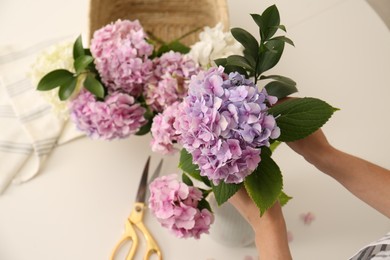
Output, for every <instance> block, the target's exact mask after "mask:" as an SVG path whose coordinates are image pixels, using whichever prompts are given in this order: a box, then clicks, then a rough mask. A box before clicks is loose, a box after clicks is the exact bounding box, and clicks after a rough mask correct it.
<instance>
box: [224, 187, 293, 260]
mask: <svg viewBox="0 0 390 260" xmlns="http://www.w3.org/2000/svg"><path fill="white" fill-rule="evenodd" d="M229 201H230V203H231V204H232V205H233V206H235V207H236V208H237V210H238V211H239V212H240V213H241V215H242V216H243V217H244V218H245V219H246V220H247V221H248V222H249V224H250V225H251V226H252V228H253V230H254V231H255V242H256V248H257V250H258V253H259V257H260V259H261V260H268V259H273V260H274V259H275V260H279V259H280V260H282V259H283V260H289V259H292V257H291V253H290V249H289V246H288V238H287V230H286V223H285V221H284V217H283V214H282V209H281V207H280V204H279V203H278V202H277V203H275V205H274V206H272V207H271V208H270V209H268V210H267V211H266V212H265V213H264V214H263V216H262V217H260V212H259V209H258V208H257V207H256V205H255V204H254V203H253V201H252V200H251V199H250V198H249V197H248V195H247V194H246V192H245V190H243V189H241V190H240V191H238V194H236V195H235V196H233V197H232V198H231V199H230V200H229Z"/></svg>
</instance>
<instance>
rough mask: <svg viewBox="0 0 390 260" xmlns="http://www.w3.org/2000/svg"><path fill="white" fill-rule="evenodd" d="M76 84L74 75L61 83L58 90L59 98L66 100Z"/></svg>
mask: <svg viewBox="0 0 390 260" xmlns="http://www.w3.org/2000/svg"><path fill="white" fill-rule="evenodd" d="M76 85H77V78H76V77H72V78H69V80H68V81H67V82H65V83H64V84H62V85H61V86H60V90H59V91H58V96H59V98H60V100H67V99H68V98H69V97H70V96H71V95H72V93H73V91H74V90H75V88H76Z"/></svg>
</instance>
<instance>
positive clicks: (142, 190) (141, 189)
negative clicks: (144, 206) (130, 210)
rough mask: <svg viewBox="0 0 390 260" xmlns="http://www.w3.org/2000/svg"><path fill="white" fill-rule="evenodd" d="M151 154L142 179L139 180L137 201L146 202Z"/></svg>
mask: <svg viewBox="0 0 390 260" xmlns="http://www.w3.org/2000/svg"><path fill="white" fill-rule="evenodd" d="M149 164H150V156H149V157H148V159H147V160H146V163H145V166H144V170H143V172H142V176H141V180H140V182H139V186H138V191H137V197H136V200H137V202H145V195H146V186H147V185H148V173H149Z"/></svg>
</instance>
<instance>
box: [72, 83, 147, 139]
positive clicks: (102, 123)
mask: <svg viewBox="0 0 390 260" xmlns="http://www.w3.org/2000/svg"><path fill="white" fill-rule="evenodd" d="M70 110H71V111H72V114H71V117H72V119H73V121H74V122H75V123H76V125H77V127H78V128H79V129H80V130H81V131H84V132H86V133H87V135H88V136H90V137H92V138H94V139H97V138H101V139H105V140H111V139H114V138H125V137H127V136H129V135H131V134H135V133H136V132H137V131H138V130H139V128H140V127H141V126H142V125H143V124H145V121H146V120H145V118H144V113H145V108H143V107H141V106H140V104H139V103H136V102H135V100H134V97H132V96H130V95H127V94H123V93H118V92H114V93H111V94H110V95H108V96H107V97H106V98H105V100H104V102H100V101H97V100H96V97H95V96H94V95H93V94H91V93H90V92H89V91H86V90H82V91H81V92H80V94H79V95H78V96H77V97H76V98H75V99H74V100H73V101H72V102H71V103H70Z"/></svg>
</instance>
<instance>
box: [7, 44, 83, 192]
mask: <svg viewBox="0 0 390 260" xmlns="http://www.w3.org/2000/svg"><path fill="white" fill-rule="evenodd" d="M58 41H59V39H54V40H49V41H45V42H41V43H39V44H35V45H33V46H30V47H26V48H19V49H17V48H15V47H13V46H11V47H1V46H0V129H1V130H0V194H1V193H2V192H3V191H4V190H5V189H6V188H7V187H8V186H9V185H10V184H11V183H21V182H25V181H28V180H30V179H31V178H33V177H34V176H35V175H36V174H37V173H38V171H39V169H40V167H41V166H42V164H43V162H44V161H45V159H46V158H47V157H48V156H49V154H50V153H51V151H52V150H53V148H54V147H55V146H56V145H58V144H61V143H65V142H67V141H70V140H72V139H74V138H77V137H80V136H82V134H81V133H80V132H78V131H76V130H75V129H74V128H73V125H72V124H71V123H69V124H68V122H65V121H62V120H60V119H59V118H58V117H57V116H56V115H55V114H54V113H53V112H52V109H51V106H50V105H49V104H48V103H47V102H46V101H45V100H44V99H43V98H41V96H40V95H39V93H38V92H37V91H36V90H35V88H36V87H35V86H32V85H31V83H30V79H29V78H28V72H29V70H30V66H31V64H32V63H33V62H34V60H35V59H36V55H37V54H38V53H39V52H41V51H42V50H43V49H45V48H47V47H49V46H50V45H52V44H54V43H57V42H58Z"/></svg>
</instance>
